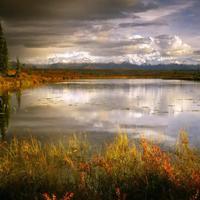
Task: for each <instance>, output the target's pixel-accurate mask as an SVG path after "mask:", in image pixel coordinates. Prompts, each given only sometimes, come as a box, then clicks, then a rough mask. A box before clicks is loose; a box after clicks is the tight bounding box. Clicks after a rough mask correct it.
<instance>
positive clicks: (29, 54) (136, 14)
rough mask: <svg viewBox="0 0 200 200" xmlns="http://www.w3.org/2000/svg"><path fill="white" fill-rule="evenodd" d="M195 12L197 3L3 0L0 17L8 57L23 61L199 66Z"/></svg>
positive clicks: (172, 0) (174, 0)
mask: <svg viewBox="0 0 200 200" xmlns="http://www.w3.org/2000/svg"><path fill="white" fill-rule="evenodd" d="M198 8H200V2H199V1H198V0H191V1H186V0H181V1H180V0H169V1H162V0H59V1H58V0H57V1H55V0H41V1H39V2H36V1H34V0H1V1H0V18H1V20H2V23H3V27H4V30H5V35H6V38H7V41H8V44H9V53H10V58H11V59H15V58H16V57H20V58H21V59H22V60H23V62H35V63H48V62H49V60H51V62H69V63H70V62H86V61H87V62H126V61H127V62H132V63H137V64H141V63H151V64H152V63H162V62H176V63H181V62H185V60H187V59H188V58H190V59H188V60H190V61H191V62H192V63H197V62H198V61H199V57H200V55H199V54H198V53H197V52H198V51H199V49H200V48H199V41H198V38H199V37H200V34H199V33H200V31H199V29H200V23H199V21H198V20H196V19H197V18H198V17H200V14H199V12H198ZM192 22H195V23H192ZM191 24H192V25H191ZM187 26H190V27H191V28H190V29H188V28H187Z"/></svg>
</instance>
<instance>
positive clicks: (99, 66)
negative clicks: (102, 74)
mask: <svg viewBox="0 0 200 200" xmlns="http://www.w3.org/2000/svg"><path fill="white" fill-rule="evenodd" d="M26 66H27V67H33V68H49V69H113V70H115V69H124V70H131V69H134V70H200V65H186V64H159V65H145V64H144V65H135V64H130V63H121V64H116V63H80V64H78V63H54V64H49V65H31V64H28V65H26Z"/></svg>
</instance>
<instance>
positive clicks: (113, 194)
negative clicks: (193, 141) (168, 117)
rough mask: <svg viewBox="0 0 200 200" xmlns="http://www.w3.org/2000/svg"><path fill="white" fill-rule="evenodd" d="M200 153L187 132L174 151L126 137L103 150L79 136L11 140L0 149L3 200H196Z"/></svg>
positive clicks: (142, 140)
mask: <svg viewBox="0 0 200 200" xmlns="http://www.w3.org/2000/svg"><path fill="white" fill-rule="evenodd" d="M199 155H200V154H199V152H198V151H196V150H194V149H192V148H190V146H189V141H188V138H187V135H186V134H185V133H184V132H181V134H180V137H179V139H178V142H177V145H176V150H174V151H173V152H172V151H164V150H163V149H161V148H160V147H159V146H157V145H155V144H153V143H152V142H149V141H148V140H146V139H145V138H141V140H140V142H139V143H137V144H135V143H134V142H132V141H129V139H128V137H127V135H126V134H120V135H119V136H117V137H116V139H115V140H114V141H113V142H112V143H111V144H107V145H105V147H104V148H103V149H102V150H101V151H97V150H94V149H92V148H91V145H90V144H89V143H88V142H87V141H86V140H85V139H78V138H77V137H73V138H71V139H69V140H68V142H67V145H63V144H62V143H59V144H41V143H40V142H39V141H38V140H36V139H34V138H31V139H29V140H28V139H27V140H18V139H13V140H12V141H11V142H10V143H2V144H1V145H0V180H1V181H0V199H45V200H51V199H52V200H56V199H63V200H71V199H87V200H89V199H93V200H98V199H99V200H100V199H108V200H109V199H116V200H129V199H131V200H132V199H133V200H134V199H163V200H165V199H170V200H171V199H181V200H184V199H189V200H197V199H200V194H199V190H200V156H199ZM64 194H65V195H64ZM63 195H64V196H63Z"/></svg>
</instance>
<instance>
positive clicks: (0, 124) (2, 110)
mask: <svg viewBox="0 0 200 200" xmlns="http://www.w3.org/2000/svg"><path fill="white" fill-rule="evenodd" d="M10 108H11V106H10V95H9V93H8V91H6V92H1V93H0V137H1V140H4V139H5V135H6V132H7V128H8V125H9V119H10Z"/></svg>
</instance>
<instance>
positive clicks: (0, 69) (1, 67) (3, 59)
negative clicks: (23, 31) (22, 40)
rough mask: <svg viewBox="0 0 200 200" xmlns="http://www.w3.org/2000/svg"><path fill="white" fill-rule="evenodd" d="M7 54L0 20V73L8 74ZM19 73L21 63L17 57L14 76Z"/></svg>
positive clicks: (17, 75)
mask: <svg viewBox="0 0 200 200" xmlns="http://www.w3.org/2000/svg"><path fill="white" fill-rule="evenodd" d="M8 68H9V56H8V47H7V42H6V38H5V36H4V32H3V27H2V24H1V22H0V74H2V75H8ZM20 73H21V63H20V61H19V58H17V60H16V73H15V76H16V77H19V75H20Z"/></svg>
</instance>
